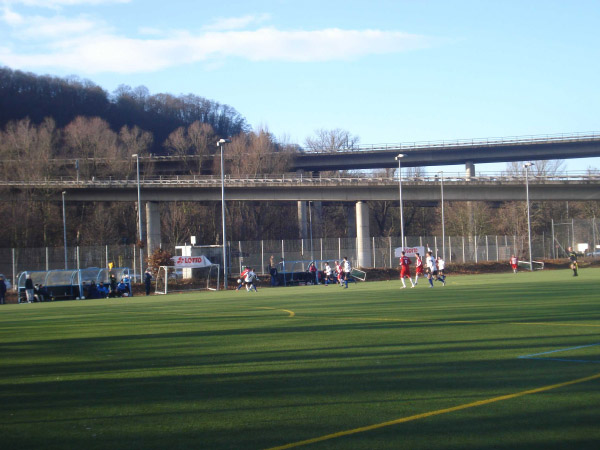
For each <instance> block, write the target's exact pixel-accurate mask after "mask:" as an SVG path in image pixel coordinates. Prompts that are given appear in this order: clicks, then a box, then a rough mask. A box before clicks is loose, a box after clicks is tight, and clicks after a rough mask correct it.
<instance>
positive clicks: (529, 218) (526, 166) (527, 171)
mask: <svg viewBox="0 0 600 450" xmlns="http://www.w3.org/2000/svg"><path fill="white" fill-rule="evenodd" d="M533 165H534V164H533V163H532V162H528V163H525V164H523V169H525V195H526V199H527V236H528V241H529V270H530V271H533V256H532V255H531V214H530V212H529V169H530V168H531V166H533Z"/></svg>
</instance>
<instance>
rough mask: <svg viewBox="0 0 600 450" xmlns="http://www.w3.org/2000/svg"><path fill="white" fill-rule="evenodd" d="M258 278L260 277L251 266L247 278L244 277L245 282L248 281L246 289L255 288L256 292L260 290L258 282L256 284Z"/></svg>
mask: <svg viewBox="0 0 600 450" xmlns="http://www.w3.org/2000/svg"><path fill="white" fill-rule="evenodd" d="M256 280H258V277H257V276H256V273H254V270H253V269H252V268H250V270H249V271H248V273H247V274H246V278H245V279H244V282H245V283H246V291H248V292H250V291H251V290H252V289H254V292H258V291H257V290H256V284H254V282H255V281H256Z"/></svg>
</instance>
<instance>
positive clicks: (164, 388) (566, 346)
mask: <svg viewBox="0 0 600 450" xmlns="http://www.w3.org/2000/svg"><path fill="white" fill-rule="evenodd" d="M400 286H401V285H400V282H399V281H391V282H379V283H355V284H351V285H350V287H349V288H348V289H341V288H340V287H338V286H327V287H325V286H302V287H295V288H274V289H271V288H262V289H261V288H260V287H259V291H258V293H247V292H245V291H240V292H201V293H198V292H196V293H189V294H179V295H169V296H152V297H134V298H130V299H110V300H89V301H70V302H55V303H44V304H22V305H6V306H3V307H1V308H0V352H1V353H0V415H1V417H2V420H1V421H0V447H1V448H2V449H7V450H8V449H11V450H15V449H20V448H28V449H85V450H89V449H105V448H106V449H264V448H275V447H283V448H310V449H369V450H371V449H411V450H412V449H434V448H436V449H482V448H495V449H514V448H524V449H551V448H563V449H567V448H568V449H585V448H590V449H592V448H593V449H597V448H599V447H600V425H599V423H600V345H599V344H600V295H599V289H598V288H599V286H600V270H598V269H583V270H580V276H579V277H578V278H574V277H572V276H571V271H570V270H568V269H565V270H560V271H542V272H535V273H519V274H517V275H514V274H512V273H506V274H498V275H478V276H456V277H452V276H449V277H448V284H447V286H446V287H442V285H441V284H440V283H436V286H435V288H434V289H429V288H427V282H426V280H421V281H420V282H419V285H418V286H417V287H416V288H415V289H410V288H408V289H400ZM538 389H539V391H535V390H538ZM512 394H515V395H512ZM286 446H287V447H286Z"/></svg>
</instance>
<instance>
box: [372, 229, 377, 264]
mask: <svg viewBox="0 0 600 450" xmlns="http://www.w3.org/2000/svg"><path fill="white" fill-rule="evenodd" d="M373 267H377V265H376V264H375V236H373Z"/></svg>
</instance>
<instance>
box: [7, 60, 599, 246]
mask: <svg viewBox="0 0 600 450" xmlns="http://www.w3.org/2000/svg"><path fill="white" fill-rule="evenodd" d="M220 138H231V139H232V142H231V144H228V145H227V146H226V147H225V152H226V160H227V162H228V163H227V167H226V171H227V173H228V174H231V175H233V176H243V175H261V174H281V173H284V172H286V171H288V169H289V167H290V161H291V158H292V157H293V155H294V153H295V152H297V151H299V146H298V145H296V144H292V143H289V142H281V141H280V140H278V139H276V138H275V137H274V136H273V135H272V134H271V133H270V132H269V131H268V130H267V129H258V130H251V129H250V127H249V126H248V124H247V123H246V121H245V119H244V118H243V117H242V116H241V115H240V114H239V113H237V111H235V109H233V108H231V107H229V106H227V105H221V104H219V103H217V102H213V101H210V100H206V99H203V98H202V97H198V96H194V95H185V96H179V97H175V96H172V95H170V94H156V95H150V94H149V92H148V90H147V89H146V88H144V87H138V88H135V89H133V88H130V87H127V86H120V87H119V88H118V89H117V90H116V91H115V92H114V93H113V94H111V95H109V94H108V93H106V92H105V91H104V90H103V89H101V88H100V87H98V86H96V85H94V84H93V83H91V82H88V81H82V80H80V79H77V78H67V79H59V78H55V77H49V76H42V77H40V76H36V75H32V74H27V73H23V72H19V71H12V70H10V69H6V68H0V162H1V164H0V175H1V176H2V177H3V179H4V180H41V179H44V178H55V177H61V176H68V177H72V178H74V177H75V169H74V167H73V161H75V160H78V159H82V160H83V159H86V158H90V160H89V161H88V162H87V163H86V164H81V166H80V169H79V176H80V177H81V178H82V179H91V178H92V177H95V178H98V179H100V178H108V177H113V178H119V179H133V178H135V176H136V171H135V165H134V160H133V159H132V158H131V155H132V154H139V155H150V154H160V155H178V156H186V155H198V156H201V158H193V159H190V160H189V161H188V166H187V169H186V170H187V172H188V173H189V174H214V175H218V174H220V165H219V158H218V155H217V150H218V149H217V147H216V145H215V143H216V142H217V140H218V139H220ZM359 141H360V139H359V137H358V136H356V135H353V134H351V133H350V132H348V131H345V130H342V129H334V130H325V129H321V130H316V131H315V133H314V136H309V137H307V138H306V141H305V143H304V148H305V149H308V150H310V151H348V150H352V149H353V148H356V146H358V145H359ZM57 160H62V161H64V162H65V165H61V164H57V163H56V161H57ZM552 164H554V165H552ZM533 170H534V171H536V172H537V174H553V173H557V172H560V171H561V170H562V169H561V166H560V162H558V163H548V162H538V164H536V166H534V168H533ZM520 171H522V168H521V166H520V165H519V164H518V163H516V164H512V165H509V166H508V167H507V172H509V173H513V174H517V173H519V172H520ZM370 173H371V174H373V175H374V176H381V175H383V176H393V175H394V170H393V169H387V170H383V171H373V172H370ZM423 174H424V172H423V170H422V169H420V168H415V169H405V173H404V175H403V176H405V177H410V176H411V175H415V176H418V175H423ZM147 175H148V176H150V175H151V171H150V172H148V173H147ZM324 175H328V174H327V173H324ZM336 175H337V172H336ZM0 194H2V195H6V196H7V197H8V198H11V197H10V195H9V192H6V191H5V192H4V193H0ZM21 194H22V195H21V197H20V200H19V201H12V202H11V201H5V202H0V217H2V220H3V223H4V226H3V227H1V228H0V246H2V247H43V246H49V247H52V246H60V245H62V240H63V237H62V208H61V206H62V205H61V203H60V202H58V201H57V199H56V194H55V193H52V192H39V191H36V192H35V196H34V192H28V191H27V190H25V191H23V192H22V193H21ZM369 204H370V208H371V230H372V234H373V235H375V236H398V235H400V228H399V227H400V220H399V217H400V215H399V208H398V202H390V201H374V202H369ZM135 206H136V205H135V204H130V203H121V202H114V203H111V202H104V203H102V202H98V203H94V204H67V216H68V218H69V220H68V221H67V240H68V243H69V244H70V245H103V244H118V243H123V244H125V243H134V242H136V235H137V222H136V218H137V213H136V210H135ZM531 206H532V208H531V212H532V225H533V232H534V234H541V233H542V232H549V231H550V230H549V226H550V221H551V219H554V220H558V219H561V218H566V217H575V218H577V217H585V218H589V217H592V216H598V215H599V213H600V208H599V207H598V203H597V202H571V203H570V204H567V203H566V202H532V205H531ZM160 207H161V220H162V232H163V236H162V240H163V242H164V243H165V245H176V244H180V243H182V242H184V241H186V240H187V239H189V236H191V235H195V236H197V238H198V241H199V242H202V243H205V244H217V243H220V242H221V210H220V204H216V203H210V202H206V203H203V202H175V203H164V204H161V206H160ZM353 209H354V205H353V204H351V203H348V204H343V203H333V202H331V203H329V202H323V203H322V204H321V205H320V207H319V208H318V210H317V211H315V212H316V213H317V215H316V216H315V217H314V227H313V232H314V237H317V238H318V237H355V236H356V228H355V226H356V225H355V223H354V221H353V216H354V214H353ZM297 211H298V205H297V203H296V202H289V203H285V202H284V203H276V204H273V203H267V202H251V201H250V202H228V204H227V223H228V224H229V227H230V230H229V231H228V238H229V239H231V240H260V239H265V240H266V239H297V238H298V237H299V235H300V230H299V227H298V220H297ZM445 214H446V217H445V222H446V234H447V235H454V236H462V235H486V234H487V235H494V234H497V235H504V234H506V235H511V236H512V235H517V236H525V235H526V233H527V216H526V206H525V204H524V202H503V203H485V202H470V203H462V202H454V203H449V204H447V205H446V208H445ZM403 218H404V225H405V230H404V231H405V234H406V235H412V236H428V235H429V236H431V235H441V211H440V205H439V204H437V205H434V206H432V205H430V204H427V205H425V204H421V203H417V202H404V211H403Z"/></svg>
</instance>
